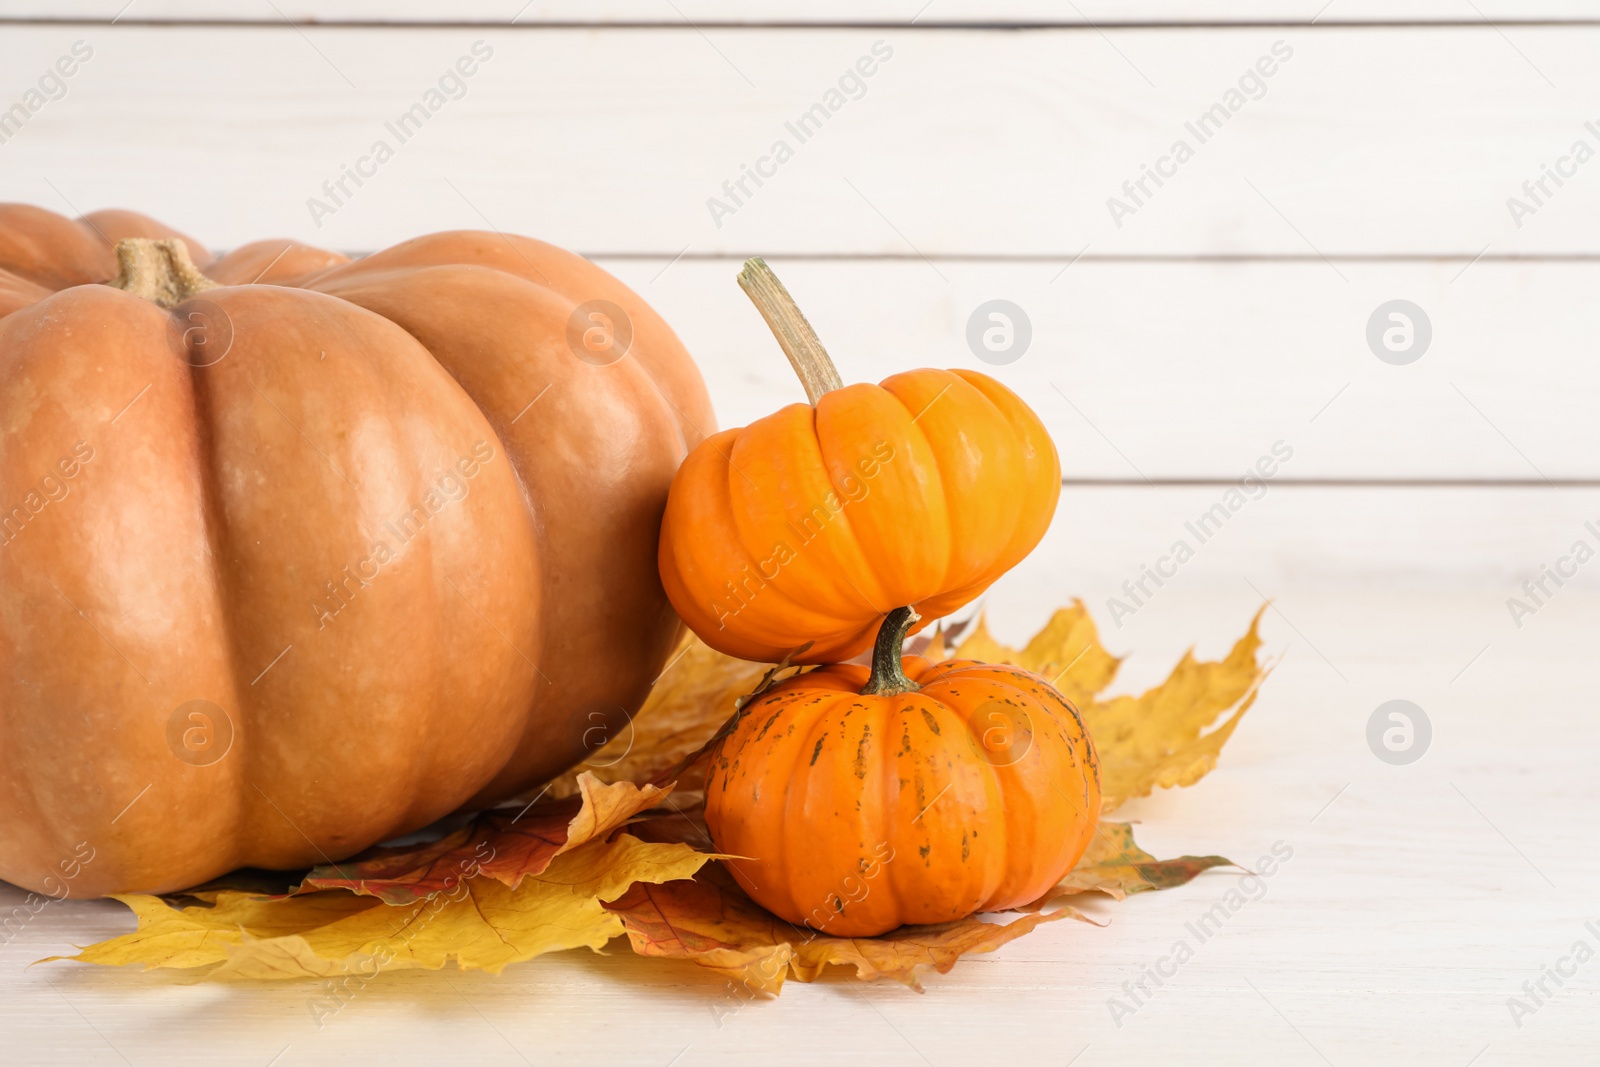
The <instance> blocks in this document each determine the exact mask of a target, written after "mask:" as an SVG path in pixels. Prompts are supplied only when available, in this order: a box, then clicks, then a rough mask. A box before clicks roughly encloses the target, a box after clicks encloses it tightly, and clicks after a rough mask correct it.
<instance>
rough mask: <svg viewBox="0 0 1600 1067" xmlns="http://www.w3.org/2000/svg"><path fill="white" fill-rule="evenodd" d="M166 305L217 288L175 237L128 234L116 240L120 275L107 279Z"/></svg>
mask: <svg viewBox="0 0 1600 1067" xmlns="http://www.w3.org/2000/svg"><path fill="white" fill-rule="evenodd" d="M106 284H107V285H109V286H111V287H112V288H113V289H121V290H123V291H124V292H128V293H132V294H133V295H134V296H137V297H142V298H143V299H145V300H148V301H150V302H151V303H154V304H157V305H159V306H161V307H164V308H168V309H171V308H174V307H176V306H177V305H179V304H181V303H183V302H184V301H185V300H187V299H189V298H190V297H191V296H193V295H194V294H196V293H203V292H205V291H206V290H207V289H215V288H217V287H218V286H217V283H216V282H214V281H212V280H211V279H210V278H207V277H206V276H205V275H204V274H201V273H200V269H199V268H198V267H196V266H195V265H194V260H192V259H190V258H189V249H188V246H186V245H185V244H184V243H183V242H182V241H180V240H178V239H177V238H176V237H171V238H167V239H165V240H156V239H154V238H150V237H129V238H127V239H126V240H122V241H118V242H117V276H116V277H115V278H113V279H111V280H110V281H109V282H107V283H106Z"/></svg>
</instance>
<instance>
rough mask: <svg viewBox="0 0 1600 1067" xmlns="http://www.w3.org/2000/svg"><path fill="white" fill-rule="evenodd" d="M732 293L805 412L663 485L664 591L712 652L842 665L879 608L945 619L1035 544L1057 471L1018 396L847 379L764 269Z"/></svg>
mask: <svg viewBox="0 0 1600 1067" xmlns="http://www.w3.org/2000/svg"><path fill="white" fill-rule="evenodd" d="M739 283H740V285H741V286H743V287H744V288H745V290H746V292H748V293H749V294H750V297H751V299H752V300H753V301H754V302H755V304H756V306H757V308H759V309H760V311H761V313H762V315H763V316H764V317H765V318H766V320H767V323H768V325H770V326H771V327H772V331H773V333H774V334H775V335H776V336H777V338H778V341H779V343H780V344H781V345H782V347H783V350H784V352H785V354H786V355H788V357H789V361H790V362H791V363H792V364H793V365H794V367H795V370H796V372H797V373H798V374H799V375H800V378H801V381H802V382H804V384H805V387H806V395H807V397H808V398H809V399H810V401H811V403H810V404H809V405H807V404H791V405H789V406H788V407H786V408H783V409H782V410H780V411H778V412H775V413H774V414H772V415H768V416H766V417H765V418H762V419H758V420H757V421H755V422H753V423H751V424H750V425H749V426H746V427H743V428H739V429H732V430H724V431H723V432H722V433H719V434H715V435H713V436H711V437H710V438H708V439H706V440H705V441H704V442H702V443H701V444H700V445H699V446H698V447H697V448H695V449H694V450H693V451H692V452H691V453H690V454H689V457H688V459H686V460H685V461H684V463H683V466H682V467H681V468H680V469H679V470H678V473H677V475H676V476H675V478H674V480H673V483H672V489H671V492H670V493H669V495H668V499H667V510H666V515H665V517H664V518H663V520H662V525H661V550H660V569H661V580H662V584H663V585H664V586H665V588H666V591H667V596H668V597H669V598H670V599H671V601H672V605H673V607H674V608H676V609H677V612H678V614H679V616H681V617H682V618H683V620H684V622H686V623H688V625H689V627H690V628H691V629H692V630H694V632H695V633H696V634H698V635H699V636H700V638H701V639H702V640H704V641H705V642H706V644H708V645H710V646H711V647H713V648H715V649H717V650H718V651H721V652H725V653H727V654H728V655H731V656H737V657H739V658H741V659H748V660H757V661H763V660H764V661H769V662H776V661H778V660H780V659H782V658H783V657H784V656H785V655H786V654H790V655H791V662H795V663H830V662H836V661H839V660H845V659H849V658H851V657H852V656H855V655H858V654H859V653H861V652H863V651H865V650H866V649H867V648H868V647H869V646H870V645H871V644H872V635H873V632H874V629H875V627H876V626H877V624H878V620H880V619H882V618H883V616H884V615H885V613H886V612H888V611H889V609H891V608H893V607H895V606H897V605H902V604H904V605H910V606H912V607H914V608H915V609H916V610H917V612H918V613H919V614H920V615H921V616H923V617H925V618H928V619H935V618H939V617H941V616H944V615H948V614H950V613H951V612H953V611H955V610H957V609H958V608H960V607H961V606H962V605H964V604H967V603H968V602H970V601H971V600H972V599H973V598H975V597H976V596H978V595H979V594H980V593H982V592H983V591H984V590H985V589H987V588H988V587H989V585H990V584H991V583H992V582H993V581H994V580H995V579H996V578H998V577H999V576H1000V575H1002V574H1004V573H1005V572H1006V571H1008V570H1010V569H1011V568H1012V567H1014V566H1015V565H1016V564H1017V563H1018V562H1019V561H1021V559H1022V558H1023V557H1024V556H1026V555H1027V554H1028V553H1029V552H1030V551H1032V550H1033V547H1034V546H1035V545H1037V544H1038V543H1039V539H1040V538H1041V537H1043V536H1044V532H1045V530H1046V529H1047V528H1048V527H1049V525H1050V520H1051V518H1052V516H1054V514H1055V508H1056V500H1057V498H1058V497H1059V496H1060V493H1061V466H1060V463H1059V461H1058V460H1057V457H1056V449H1055V445H1054V444H1053V443H1052V442H1051V440H1050V435H1049V434H1048V433H1047V432H1046V430H1045V428H1044V426H1043V425H1042V424H1041V423H1040V421H1039V418H1038V416H1037V415H1035V414H1034V413H1033V411H1032V410H1030V409H1029V407H1028V406H1027V405H1026V404H1024V403H1023V402H1022V400H1021V399H1020V398H1019V397H1018V396H1017V395H1016V394H1015V393H1013V392H1012V391H1011V390H1009V389H1007V388H1006V387H1005V386H1003V385H1001V384H1000V383H999V382H997V381H995V380H994V379H993V378H990V377H988V376H987V375H984V374H979V373H977V372H975V371H967V370H951V371H945V370H931V369H921V370H913V371H908V372H906V373H904V374H896V375H894V376H892V377H890V378H886V379H885V380H884V381H883V382H882V383H880V384H878V385H867V384H858V385H849V386H846V385H843V383H842V382H841V381H840V379H839V374H838V371H837V370H835V369H834V366H833V363H832V361H831V360H829V358H828V354H827V352H825V351H824V350H823V348H822V345H821V343H820V342H819V341H818V340H817V337H816V334H815V333H814V332H812V330H811V327H810V325H809V324H808V323H807V322H806V320H805V316H804V315H802V314H801V313H800V310H799V308H798V307H796V306H795V304H794V301H793V299H792V298H790V296H789V294H788V292H787V291H786V290H785V289H784V287H783V285H782V283H780V282H779V281H778V279H777V277H776V276H775V275H773V273H772V271H771V270H770V269H769V268H768V267H767V265H766V264H765V263H763V262H761V261H760V260H759V259H752V260H750V261H749V262H748V263H747V264H745V269H744V273H743V274H741V275H740V277H739ZM807 642H810V643H811V647H810V648H809V649H806V650H805V651H803V652H797V651H796V649H798V648H799V646H801V645H804V644H806V643H807Z"/></svg>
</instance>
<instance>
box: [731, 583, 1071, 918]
mask: <svg viewBox="0 0 1600 1067" xmlns="http://www.w3.org/2000/svg"><path fill="white" fill-rule="evenodd" d="M914 618H915V615H914V614H913V613H912V612H910V611H909V610H908V609H900V610H897V611H895V612H892V613H891V614H890V615H889V618H888V619H887V620H886V621H885V622H884V625H883V628H882V630H881V631H880V633H879V636H878V640H877V647H876V649H875V650H874V653H873V667H872V671H871V673H870V674H869V673H868V671H867V669H866V668H865V667H859V666H855V665H851V664H843V665H835V666H827V667H822V668H820V669H818V670H815V671H811V672H809V673H806V674H801V675H798V676H796V677H793V678H790V679H788V680H786V681H783V682H780V683H779V684H777V685H776V686H774V687H772V688H771V689H769V690H767V692H765V693H764V694H762V695H761V696H760V697H758V698H757V699H755V700H753V701H751V702H750V703H749V704H747V705H746V706H745V707H744V708H743V709H742V710H741V711H740V715H739V719H738V721H737V722H736V723H735V725H734V727H733V729H732V730H731V732H729V734H728V735H727V736H726V737H724V738H723V739H722V741H721V742H720V743H719V746H718V747H717V748H715V749H714V750H713V752H712V755H711V765H710V767H709V769H708V771H707V774H706V823H707V825H708V826H709V827H710V830H711V836H712V839H713V840H714V841H715V842H716V845H717V848H718V849H719V850H721V851H722V852H725V853H728V854H729V855H731V856H737V857H740V858H738V859H733V860H729V861H727V863H728V867H729V869H730V870H731V871H732V872H733V875H734V877H735V878H736V879H737V880H738V882H739V884H740V885H741V886H742V887H744V890H745V892H747V893H749V894H750V896H751V898H752V899H754V900H755V901H756V902H757V903H759V904H761V905H762V906H763V907H765V908H766V909H767V910H768V911H771V912H773V913H774V914H776V915H778V916H780V917H782V918H784V919H787V920H788V921H790V922H793V923H805V924H807V925H809V926H811V927H813V928H815V929H817V930H821V931H823V932H824V933H828V934H834V935H837V936H840V937H870V936H872V935H875V934H881V933H883V932H884V931H885V930H892V929H894V928H895V927H896V926H900V925H902V924H904V923H919V924H920V923H938V922H947V921H950V920H953V919H959V918H961V917H963V916H966V915H970V914H972V913H973V912H977V911H996V910H1003V909H1005V908H1012V907H1017V906H1018V905H1022V904H1028V903H1031V902H1033V901H1035V900H1038V899H1039V898H1040V897H1041V896H1043V895H1044V894H1045V893H1046V892H1048V891H1049V889H1050V888H1051V887H1052V886H1054V885H1055V884H1056V883H1057V882H1058V881H1060V879H1061V877H1062V876H1063V875H1065V874H1066V873H1067V872H1068V871H1069V870H1071V869H1072V867H1073V865H1074V864H1075V863H1077V862H1078V859H1079V857H1081V856H1082V855H1083V852H1084V850H1085V849H1086V848H1087V847H1088V844H1089V839H1090V838H1091V837H1092V836H1093V834H1094V831H1095V827H1096V825H1097V824H1098V822H1099V817H1100V766H1099V762H1098V760H1097V758H1096V756H1095V750H1094V744H1093V742H1092V741H1091V740H1090V738H1089V734H1088V731H1087V729H1086V728H1085V727H1084V723H1083V719H1082V718H1081V717H1080V716H1079V714H1078V711H1077V709H1076V708H1074V707H1073V706H1072V704H1071V702H1070V701H1068V700H1067V699H1066V698H1065V697H1063V696H1062V695H1061V694H1060V693H1058V692H1057V691H1056V690H1055V689H1054V688H1053V687H1052V686H1051V685H1050V683H1049V682H1047V681H1045V680H1044V679H1043V678H1040V677H1038V676H1037V675H1034V674H1030V673H1028V672H1027V671H1024V670H1021V669H1019V668H1016V667H1006V666H989V665H986V664H982V663H977V662H974V661H971V660H949V661H946V662H943V663H930V662H928V661H927V660H925V659H923V658H921V657H920V656H907V657H905V658H904V659H902V658H901V655H900V647H901V642H902V641H903V640H904V637H905V634H906V632H907V630H908V629H909V627H910V625H911V622H912V620H913V619H914Z"/></svg>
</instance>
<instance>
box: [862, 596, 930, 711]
mask: <svg viewBox="0 0 1600 1067" xmlns="http://www.w3.org/2000/svg"><path fill="white" fill-rule="evenodd" d="M921 618H922V616H920V615H918V614H917V612H916V609H915V608H895V609H894V610H893V611H891V612H889V614H888V615H887V616H885V618H884V620H883V625H882V626H880V627H878V643H877V644H876V645H874V646H873V647H872V677H871V678H869V679H867V685H866V688H864V689H862V690H861V695H862V696H893V695H894V694H896V693H915V692H916V691H917V690H918V689H921V688H922V686H920V685H918V684H917V683H916V682H913V681H912V680H911V679H910V678H907V677H906V672H905V669H904V668H903V667H901V665H900V653H901V652H902V650H904V648H905V644H906V634H907V632H909V631H910V629H911V628H912V627H913V626H915V625H916V624H917V622H918V620H920V619H921Z"/></svg>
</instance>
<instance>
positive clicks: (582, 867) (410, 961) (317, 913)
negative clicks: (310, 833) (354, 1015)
mask: <svg viewBox="0 0 1600 1067" xmlns="http://www.w3.org/2000/svg"><path fill="white" fill-rule="evenodd" d="M710 858H711V857H710V856H708V855H707V854H705V853H702V852H696V851H695V850H693V849H691V848H689V847H688V846H686V845H679V844H660V843H656V842H649V841H641V840H639V839H638V838H636V837H633V836H631V835H628V834H619V835H618V836H617V837H616V838H615V839H614V840H611V841H590V842H589V843H587V844H585V845H581V846H579V847H577V848H575V849H572V850H571V851H569V852H565V853H562V854H560V855H557V856H555V857H554V858H553V859H552V860H551V861H550V863H549V864H548V866H547V867H546V868H545V870H544V871H543V872H542V873H540V874H536V875H534V874H530V875H526V876H525V877H523V878H522V879H521V880H520V884H519V885H518V886H517V887H516V888H515V889H513V888H511V887H510V886H508V885H506V884H504V883H503V882H500V881H497V880H496V879H493V878H483V877H477V878H467V879H464V880H462V881H460V882H457V883H456V885H455V886H454V887H453V889H452V890H450V891H449V892H443V893H438V894H435V895H434V896H432V897H429V898H426V899H422V900H417V901H415V902H413V903H411V904H408V905H404V906H397V905H392V904H385V903H384V902H383V901H382V900H381V899H379V898H377V897H374V896H360V895H357V894H355V893H350V892H345V891H343V890H339V891H324V892H314V893H306V894H299V895H294V896H288V897H261V896H255V895H253V894H249V893H238V892H232V891H227V890H224V891H221V892H218V893H217V897H216V903H215V904H214V905H212V906H209V907H208V906H204V905H195V906H191V907H186V908H181V909H180V908H173V907H171V906H169V905H168V904H166V903H165V902H164V901H162V900H161V899H160V898H159V897H152V896H145V895H142V894H130V895H127V896H119V897H117V899H118V900H120V901H122V902H123V903H124V904H126V905H128V907H130V908H132V909H133V911H134V914H135V915H136V916H138V919H139V929H138V930H136V931H135V932H133V933H131V934H124V935H123V936H121V937H115V938H112V939H111V940H109V941H102V942H100V943H99V944H97V945H91V946H89V947H87V948H85V949H83V950H82V951H81V952H79V953H78V954H77V955H76V956H70V957H65V958H67V959H74V960H81V961H83V962H85V963H101V964H113V965H117V964H144V965H145V967H146V968H147V969H149V968H154V967H176V968H185V969H193V968H207V969H208V971H207V973H208V977H217V978H256V979H277V978H306V977H328V976H331V975H358V976H362V977H365V978H371V977H373V976H375V975H376V974H377V973H378V972H379V971H387V970H397V969H405V968H427V969H431V970H437V969H439V968H441V967H443V966H444V965H445V964H447V963H449V962H451V961H454V962H455V963H456V964H457V965H458V966H459V967H460V968H461V969H463V970H469V969H477V970H485V971H490V972H493V973H498V972H499V971H500V970H502V969H503V968H504V967H506V965H508V964H511V963H516V962H519V961H522V960H527V959H532V958H533V957H535V956H538V955H541V954H543V953H545V952H556V951H560V950H562V949H570V948H579V947H588V948H590V949H595V950H598V949H600V948H601V947H603V946H604V945H605V943H606V942H607V941H609V940H611V939H612V938H613V937H616V936H617V935H618V934H620V933H622V932H623V924H622V921H621V920H620V919H619V918H618V917H617V916H616V915H614V914H612V913H611V912H609V911H607V910H606V909H605V907H604V902H605V901H609V900H615V899H617V898H618V897H620V896H622V895H623V894H624V893H626V892H627V891H628V890H629V889H630V888H631V887H632V886H633V885H634V883H636V882H666V881H671V880H674V879H686V878H689V877H691V876H693V875H694V874H695V872H696V871H698V870H699V869H700V868H701V866H702V865H704V864H705V863H706V862H707V861H708V860H709V859H710ZM60 958H63V957H51V959H60ZM41 962H44V961H41Z"/></svg>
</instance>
